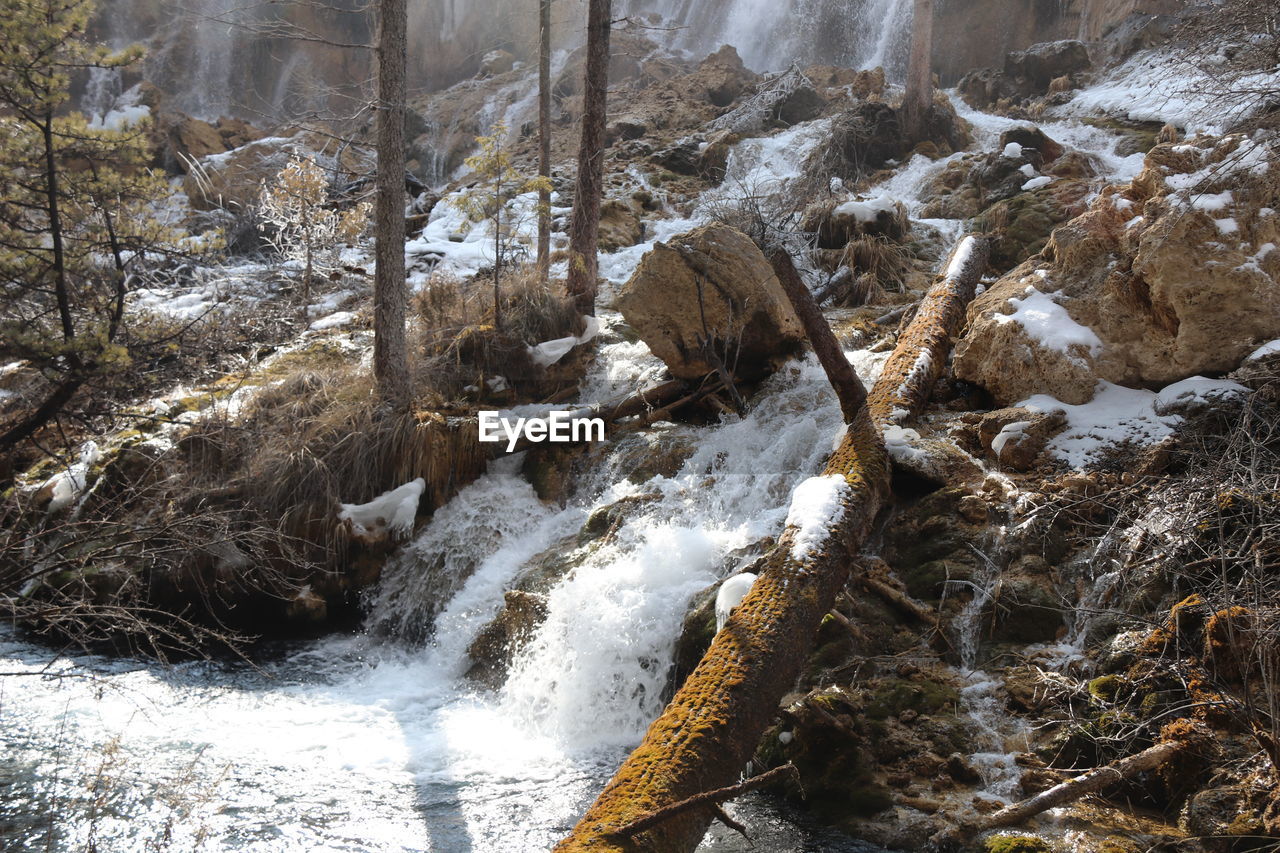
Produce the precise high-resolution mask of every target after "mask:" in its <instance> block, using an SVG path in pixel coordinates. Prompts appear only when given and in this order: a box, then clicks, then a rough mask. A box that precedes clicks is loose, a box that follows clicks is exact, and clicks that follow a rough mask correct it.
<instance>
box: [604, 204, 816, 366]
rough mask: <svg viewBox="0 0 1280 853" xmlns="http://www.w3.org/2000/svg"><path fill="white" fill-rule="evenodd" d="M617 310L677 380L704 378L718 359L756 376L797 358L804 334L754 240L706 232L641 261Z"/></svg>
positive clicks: (711, 228)
mask: <svg viewBox="0 0 1280 853" xmlns="http://www.w3.org/2000/svg"><path fill="white" fill-rule="evenodd" d="M617 308H618V310H619V311H621V312H622V315H623V317H625V318H626V320H627V322H628V323H629V324H630V325H631V327H632V328H634V329H635V330H636V332H637V334H639V335H640V337H641V338H642V339H643V340H644V342H645V343H646V344H648V345H649V348H650V349H651V350H653V353H654V355H656V356H658V358H660V359H662V360H663V361H664V362H666V364H667V367H668V368H669V369H670V370H671V373H672V375H673V376H676V377H680V378H684V379H699V378H701V377H703V376H705V375H706V374H708V373H710V372H711V371H713V370H715V369H716V365H715V363H714V361H715V359H716V358H719V359H722V360H723V361H724V363H725V364H726V365H727V366H728V367H729V368H730V369H731V370H732V371H733V372H734V374H735V375H736V376H738V377H740V378H744V379H747V378H753V377H759V376H761V375H763V374H765V373H767V372H768V371H769V370H770V369H771V367H772V364H773V362H774V361H775V360H776V359H777V358H778V357H781V356H783V355H786V354H788V353H790V352H792V351H794V350H795V349H796V348H797V347H798V346H799V345H800V343H801V341H803V339H804V330H803V329H802V327H801V325H800V321H799V320H798V319H797V318H796V315H795V312H794V311H793V310H792V308H791V304H790V302H788V301H787V297H786V294H785V293H784V292H783V290H782V285H781V284H779V283H778V279H777V277H776V276H775V275H774V274H773V268H772V267H771V266H770V265H769V261H768V260H767V259H766V258H765V256H764V254H763V253H762V252H761V251H760V249H759V248H757V247H756V244H755V243H753V242H752V241H751V238H749V237H747V235H745V234H743V233H742V232H741V231H737V230H735V229H733V228H730V227H729V226H727V225H720V224H713V225H706V226H703V227H702V228H699V229H697V230H696V231H691V232H689V233H688V234H684V235H682V236H680V237H677V238H676V239H674V240H672V241H671V242H670V243H658V244H656V245H655V246H654V248H653V251H651V252H649V254H647V255H645V256H644V260H642V261H641V262H640V265H639V267H637V269H636V271H635V273H634V274H633V275H632V276H631V279H630V280H629V281H628V282H627V283H626V285H625V286H624V287H623V290H622V293H621V294H620V295H619V296H618V299H617Z"/></svg>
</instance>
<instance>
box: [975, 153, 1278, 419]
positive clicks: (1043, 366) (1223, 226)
mask: <svg viewBox="0 0 1280 853" xmlns="http://www.w3.org/2000/svg"><path fill="white" fill-rule="evenodd" d="M1276 147H1277V143H1276V142H1275V141H1274V140H1268V139H1266V138H1260V139H1247V138H1245V137H1242V136H1228V137H1224V138H1222V139H1220V140H1212V139H1204V140H1201V141H1198V142H1195V143H1194V144H1192V143H1187V144H1178V145H1171V144H1166V145H1158V146H1156V147H1155V148H1154V149H1152V151H1151V152H1150V154H1148V155H1147V160H1146V165H1145V168H1144V169H1143V171H1142V173H1141V174H1140V175H1138V177H1137V178H1135V179H1134V180H1133V181H1132V183H1130V184H1128V185H1126V186H1121V187H1108V188H1106V189H1104V190H1103V191H1102V193H1101V194H1100V195H1099V196H1098V197H1097V198H1096V199H1095V200H1094V201H1093V202H1092V203H1091V204H1090V206H1089V208H1088V210H1087V211H1085V212H1084V213H1083V214H1081V215H1080V216H1077V217H1076V218H1074V219H1072V220H1070V221H1069V222H1067V223H1066V224H1064V225H1061V226H1060V227H1058V228H1057V229H1056V230H1054V231H1053V235H1052V237H1051V238H1050V239H1049V240H1048V242H1047V244H1046V245H1045V248H1044V251H1043V255H1042V257H1041V258H1040V259H1032V260H1031V261H1029V262H1027V263H1026V264H1023V265H1022V266H1021V267H1019V268H1017V269H1015V270H1013V271H1012V272H1010V273H1009V274H1007V275H1006V276H1005V277H1004V278H1002V279H1001V280H1000V281H998V282H996V283H995V284H994V285H992V286H991V288H990V289H988V290H987V291H986V292H985V293H984V294H983V295H981V296H980V297H978V298H977V299H976V300H974V302H973V304H972V305H971V306H970V310H969V329H968V331H967V333H966V334H965V336H964V338H963V339H962V340H961V341H960V342H959V344H958V345H957V347H956V355H955V373H956V376H957V377H958V378H960V379H964V380H966V381H969V382H974V383H976V384H978V385H980V386H982V387H983V388H985V389H986V390H987V391H989V392H990V393H991V394H992V396H993V397H994V398H995V399H996V400H997V401H998V402H999V403H1000V404H1002V405H1011V404H1014V403H1016V402H1018V401H1019V400H1022V399H1025V398H1026V397H1028V396H1030V395H1032V394H1037V393H1047V394H1050V395H1052V396H1054V397H1057V398H1058V399H1059V400H1062V401H1063V402H1067V403H1083V402H1086V401H1088V400H1089V399H1090V398H1091V397H1092V393H1093V388H1094V386H1095V384H1096V381H1097V380H1098V379H1104V380H1106V381H1108V382H1113V383H1116V384H1119V385H1127V386H1131V387H1132V386H1147V387H1155V388H1159V387H1163V386H1166V385H1168V384H1170V383H1173V382H1178V381H1180V380H1183V379H1187V378H1188V377H1191V376H1195V375H1197V374H1202V375H1213V374H1221V373H1224V372H1226V371H1228V370H1231V369H1232V368H1234V367H1235V366H1236V365H1238V364H1239V363H1240V360H1241V358H1243V357H1244V356H1245V355H1247V354H1248V353H1250V352H1251V351H1252V350H1253V348H1254V347H1256V345H1257V344H1258V343H1259V342H1262V341H1269V340H1274V339H1275V338H1277V337H1280V252H1275V251H1273V250H1272V248H1271V247H1272V246H1274V245H1280V216H1277V215H1276V214H1275V212H1274V210H1275V208H1276V207H1277V206H1280V189H1277V187H1280V182H1278V181H1277V180H1276V178H1277V177H1278V176H1280V166H1278V165H1277V158H1276V151H1275V149H1276ZM1033 308H1034V309H1036V310H1039V311H1041V315H1040V316H1039V318H1033V317H1032V316H1031V314H1029V313H1025V310H1029V309H1033ZM1024 309H1025V310H1024Z"/></svg>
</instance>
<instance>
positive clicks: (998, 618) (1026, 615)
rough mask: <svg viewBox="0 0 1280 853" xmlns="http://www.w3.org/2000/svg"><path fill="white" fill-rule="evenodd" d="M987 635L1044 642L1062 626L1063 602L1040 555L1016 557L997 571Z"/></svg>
mask: <svg viewBox="0 0 1280 853" xmlns="http://www.w3.org/2000/svg"><path fill="white" fill-rule="evenodd" d="M996 592H997V594H996V596H995V598H996V605H995V610H996V614H995V627H994V628H993V629H992V631H991V638H992V639H993V640H996V641H1004V642H1013V643H1047V642H1050V641H1052V640H1054V639H1055V638H1056V637H1057V636H1058V631H1059V630H1060V629H1061V628H1062V627H1063V624H1062V608H1063V603H1062V599H1061V597H1060V596H1059V595H1058V592H1057V589H1056V587H1055V585H1054V582H1053V577H1052V570H1051V569H1050V567H1049V564H1048V563H1047V562H1045V560H1044V558H1043V557H1038V556H1035V555H1032V554H1029V555H1026V556H1023V557H1019V558H1018V559H1017V560H1015V561H1014V562H1013V565H1011V566H1010V567H1009V568H1008V569H1006V570H1005V571H1004V572H1003V573H1001V577H1000V582H999V587H998V589H997V591H996Z"/></svg>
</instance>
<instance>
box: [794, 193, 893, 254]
mask: <svg viewBox="0 0 1280 853" xmlns="http://www.w3.org/2000/svg"><path fill="white" fill-rule="evenodd" d="M800 230H801V231H804V232H806V233H809V234H814V235H816V237H817V248H818V249H829V250H835V249H844V248H845V247H846V246H848V245H849V244H850V243H852V242H854V241H855V240H858V239H860V238H862V237H884V238H886V239H888V240H891V241H893V242H895V243H901V242H903V241H904V240H905V239H906V238H907V235H908V234H909V233H910V231H911V219H910V217H908V216H907V209H906V208H905V207H904V206H903V205H902V203H901V202H898V201H894V200H892V199H889V198H887V197H881V198H875V199H871V200H869V201H864V200H859V199H849V200H838V199H829V200H826V201H820V202H815V203H814V204H811V205H810V206H809V207H808V208H806V209H805V212H804V214H803V215H802V216H801V218H800Z"/></svg>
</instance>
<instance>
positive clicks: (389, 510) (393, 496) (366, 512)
mask: <svg viewBox="0 0 1280 853" xmlns="http://www.w3.org/2000/svg"><path fill="white" fill-rule="evenodd" d="M426 488H427V481H426V480H424V479H422V478H421V477H419V478H418V479H416V480H413V481H411V482H408V483H405V484H404V485H403V486H399V487H397V488H394V489H392V490H391V491H389V492H386V493H385V494H382V495H380V496H378V497H376V498H374V499H373V500H371V501H369V502H368V503H367V504H339V510H338V519H339V520H340V521H350V522H351V527H352V528H353V529H354V530H355V532H356V534H357V535H361V536H367V535H368V534H369V533H370V532H371V531H374V530H377V529H378V528H380V527H385V528H386V529H387V530H388V531H390V532H391V533H393V534H397V535H401V536H407V535H409V534H410V533H412V532H413V519H414V517H415V516H417V514H418V498H420V497H422V493H423V492H424V491H426Z"/></svg>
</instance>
